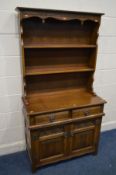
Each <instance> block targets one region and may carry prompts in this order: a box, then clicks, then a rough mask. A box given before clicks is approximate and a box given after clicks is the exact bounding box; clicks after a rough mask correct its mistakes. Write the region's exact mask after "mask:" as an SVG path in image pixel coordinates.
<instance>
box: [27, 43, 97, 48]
mask: <svg viewBox="0 0 116 175" xmlns="http://www.w3.org/2000/svg"><path fill="white" fill-rule="evenodd" d="M24 48H25V49H33V48H96V45H94V44H80V45H78V44H62V43H59V44H54V43H53V44H50V43H46V44H24Z"/></svg>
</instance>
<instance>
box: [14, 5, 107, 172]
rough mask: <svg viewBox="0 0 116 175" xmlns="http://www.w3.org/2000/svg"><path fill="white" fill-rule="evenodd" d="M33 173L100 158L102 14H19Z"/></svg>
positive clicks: (31, 11)
mask: <svg viewBox="0 0 116 175" xmlns="http://www.w3.org/2000/svg"><path fill="white" fill-rule="evenodd" d="M17 11H18V14H19V21H20V23H19V25H20V31H21V32H20V36H21V48H22V74H23V96H22V100H23V113H24V117H25V137H26V145H27V151H28V154H29V158H30V160H31V164H32V170H33V171H35V170H36V169H37V168H38V167H41V166H44V165H47V164H51V163H54V162H58V161H61V160H67V159H70V158H73V157H78V156H81V155H85V154H89V153H92V154H97V151H98V144H99V137H100V128H101V121H102V117H103V116H104V112H103V111H104V104H105V103H106V101H105V100H103V99H102V98H100V97H99V96H97V94H95V92H94V90H93V81H94V72H95V67H96V58H97V47H98V46H97V38H98V30H99V26H100V22H101V16H102V15H103V14H101V13H87V12H74V11H61V10H47V9H33V8H23V7H18V8H17Z"/></svg>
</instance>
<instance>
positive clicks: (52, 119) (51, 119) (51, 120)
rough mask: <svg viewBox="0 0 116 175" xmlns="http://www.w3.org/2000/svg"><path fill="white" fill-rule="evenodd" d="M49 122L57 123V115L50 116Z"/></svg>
mask: <svg viewBox="0 0 116 175" xmlns="http://www.w3.org/2000/svg"><path fill="white" fill-rule="evenodd" d="M49 121H50V122H54V121H55V114H51V115H50V116H49Z"/></svg>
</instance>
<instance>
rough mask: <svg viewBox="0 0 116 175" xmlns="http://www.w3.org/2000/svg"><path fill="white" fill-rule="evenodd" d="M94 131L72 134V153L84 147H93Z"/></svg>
mask: <svg viewBox="0 0 116 175" xmlns="http://www.w3.org/2000/svg"><path fill="white" fill-rule="evenodd" d="M93 144H94V130H93V129H92V130H88V131H83V132H79V133H78V132H77V133H73V137H72V152H75V151H79V150H80V149H83V148H86V147H93Z"/></svg>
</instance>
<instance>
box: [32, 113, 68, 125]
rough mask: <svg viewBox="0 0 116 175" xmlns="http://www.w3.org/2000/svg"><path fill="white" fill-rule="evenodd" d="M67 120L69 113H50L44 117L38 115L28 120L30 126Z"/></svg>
mask: <svg viewBox="0 0 116 175" xmlns="http://www.w3.org/2000/svg"><path fill="white" fill-rule="evenodd" d="M66 119H69V112H68V111H64V112H57V113H50V114H45V115H38V116H34V117H32V118H30V120H31V122H30V123H31V124H32V125H34V124H45V123H52V122H57V121H62V120H66Z"/></svg>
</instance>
